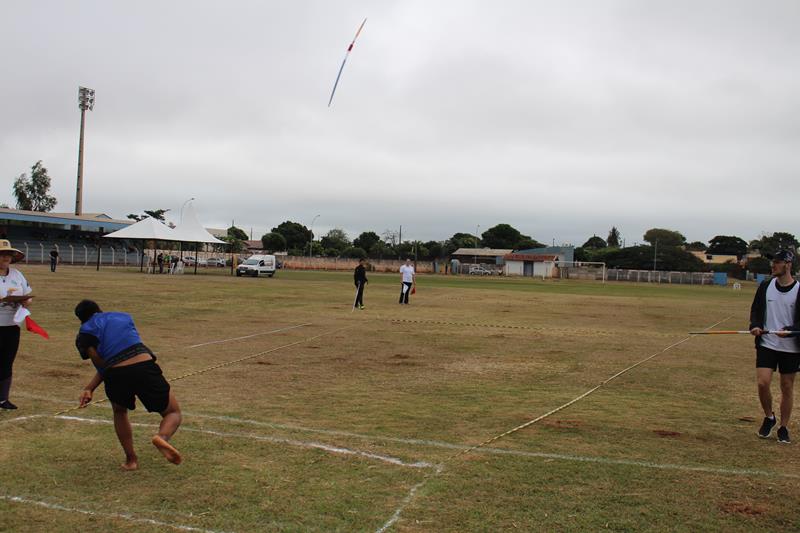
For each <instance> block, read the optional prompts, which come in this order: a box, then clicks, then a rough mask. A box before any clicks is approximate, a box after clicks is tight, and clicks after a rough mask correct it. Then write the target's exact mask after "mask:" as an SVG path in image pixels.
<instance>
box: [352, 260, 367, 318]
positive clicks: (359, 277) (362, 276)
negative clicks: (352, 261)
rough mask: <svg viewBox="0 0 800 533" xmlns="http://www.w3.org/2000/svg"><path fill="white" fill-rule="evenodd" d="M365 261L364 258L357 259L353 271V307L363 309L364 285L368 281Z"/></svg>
mask: <svg viewBox="0 0 800 533" xmlns="http://www.w3.org/2000/svg"><path fill="white" fill-rule="evenodd" d="M364 263H366V261H365V260H364V259H359V260H358V266H357V267H356V269H355V271H354V272H353V281H354V282H355V284H356V301H355V303H354V304H353V307H358V308H359V309H364V286H365V285H366V284H367V283H369V282H368V281H367V269H366V267H365V266H364Z"/></svg>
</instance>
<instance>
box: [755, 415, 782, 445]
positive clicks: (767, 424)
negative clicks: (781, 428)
mask: <svg viewBox="0 0 800 533" xmlns="http://www.w3.org/2000/svg"><path fill="white" fill-rule="evenodd" d="M777 423H778V421H777V420H775V414H774V413H773V414H772V417H771V418H770V417H768V416H766V417H764V422H762V423H761V429H759V430H758V436H759V437H761V438H762V439H768V438H769V436H770V435H772V428H774V427H775V424H777Z"/></svg>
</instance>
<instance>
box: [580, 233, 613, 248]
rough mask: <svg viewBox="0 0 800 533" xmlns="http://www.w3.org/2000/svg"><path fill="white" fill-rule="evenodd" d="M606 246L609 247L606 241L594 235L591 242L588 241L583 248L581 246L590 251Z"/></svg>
mask: <svg viewBox="0 0 800 533" xmlns="http://www.w3.org/2000/svg"><path fill="white" fill-rule="evenodd" d="M606 246H608V245H607V244H606V241H604V240H603V239H602V238H601V237H598V236H597V235H594V236H592V237H590V238H589V240H587V241H586V242H585V243H583V246H581V248H587V249H589V250H597V249H598V248H605V247H606Z"/></svg>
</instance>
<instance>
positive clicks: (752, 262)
mask: <svg viewBox="0 0 800 533" xmlns="http://www.w3.org/2000/svg"><path fill="white" fill-rule="evenodd" d="M747 270H749V271H750V272H753V273H754V274H769V273H771V272H772V267H771V265H770V260H769V259H767V258H766V257H753V258H750V259H748V260H747Z"/></svg>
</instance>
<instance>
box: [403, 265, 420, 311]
mask: <svg viewBox="0 0 800 533" xmlns="http://www.w3.org/2000/svg"><path fill="white" fill-rule="evenodd" d="M400 275H401V276H403V284H402V285H401V287H400V303H401V304H408V296H409V295H410V294H411V289H413V288H414V283H416V274H415V273H414V265H412V264H411V259H406V264H405V265H402V266H401V267H400Z"/></svg>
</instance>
